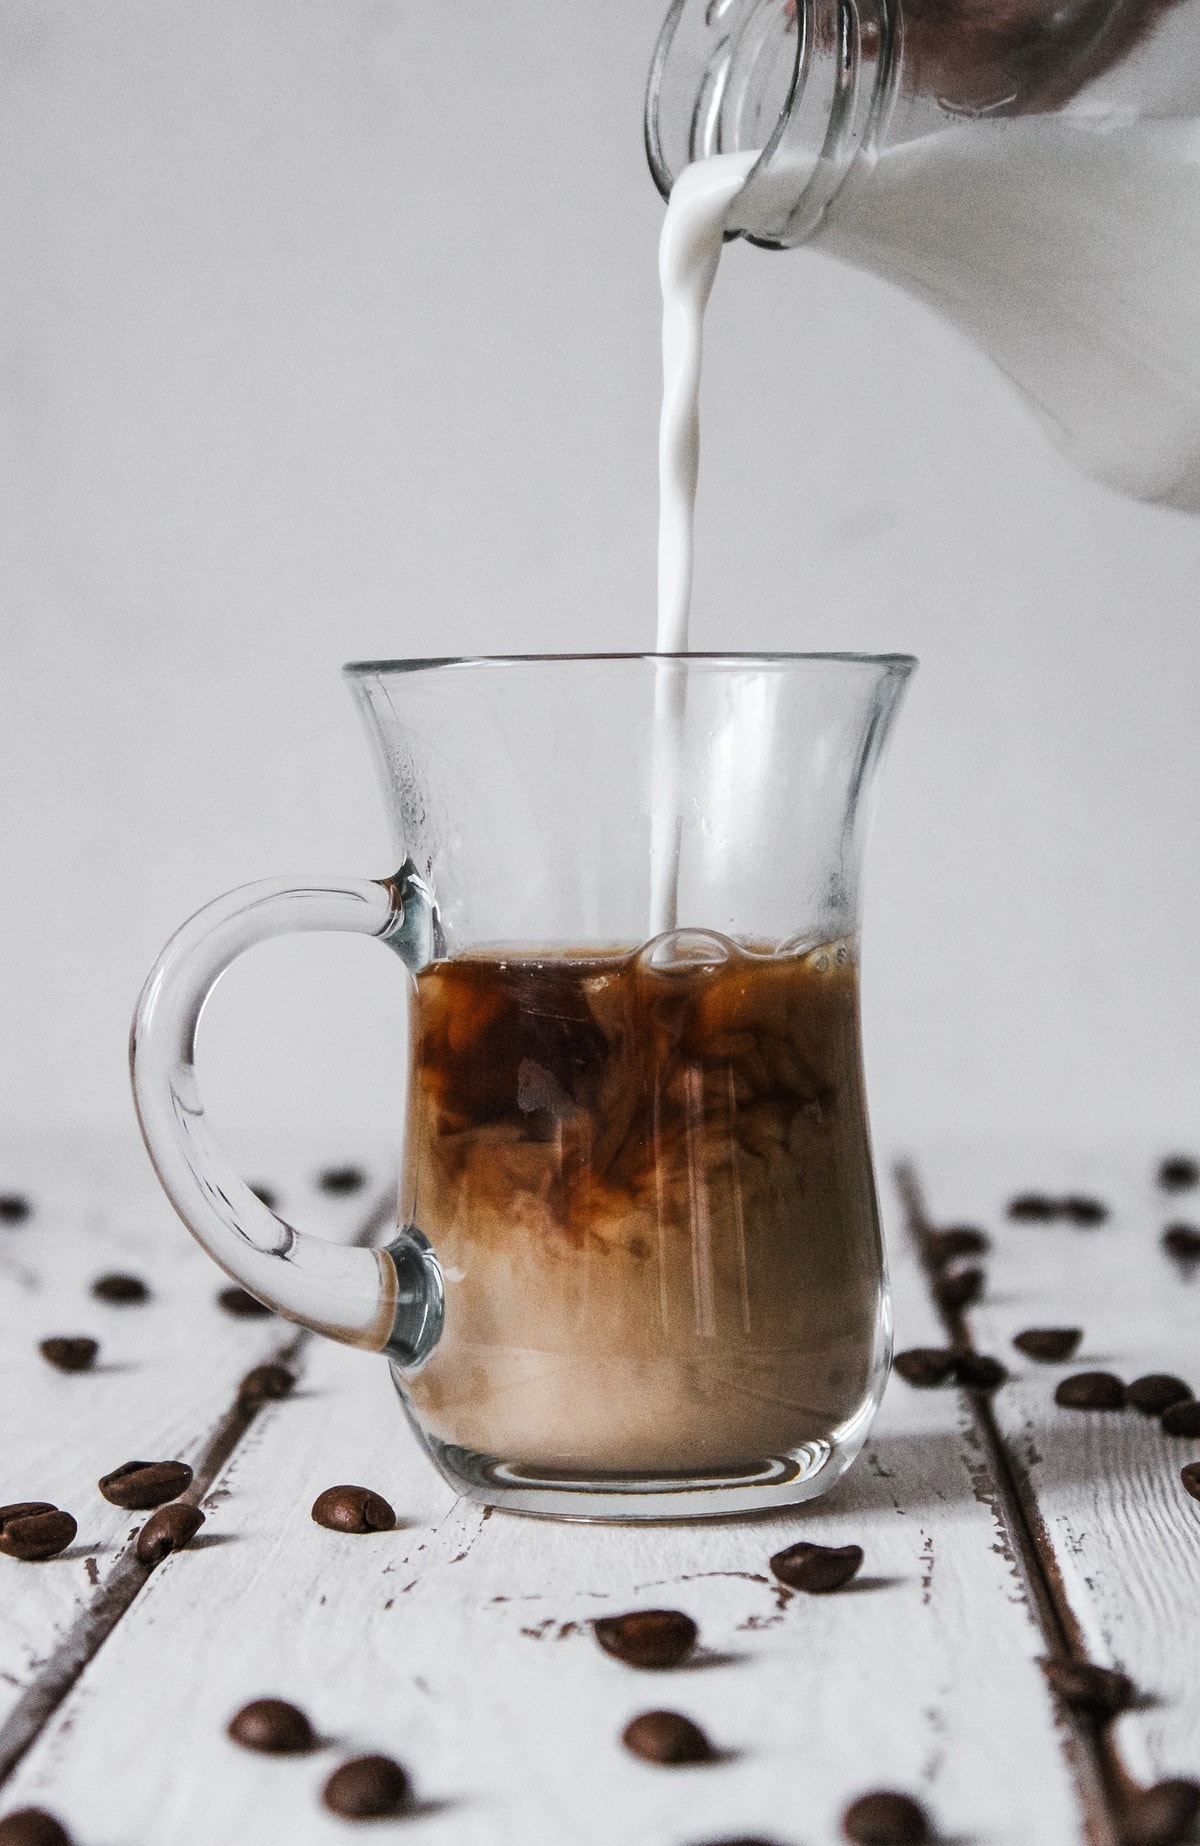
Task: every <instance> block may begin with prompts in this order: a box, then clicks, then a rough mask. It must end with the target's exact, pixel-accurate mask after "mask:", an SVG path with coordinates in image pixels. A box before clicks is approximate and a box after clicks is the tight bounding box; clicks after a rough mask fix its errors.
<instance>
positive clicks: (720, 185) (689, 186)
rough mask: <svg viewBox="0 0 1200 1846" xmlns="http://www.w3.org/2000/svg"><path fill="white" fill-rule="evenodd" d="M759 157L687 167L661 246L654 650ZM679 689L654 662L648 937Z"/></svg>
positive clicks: (676, 626)
mask: <svg viewBox="0 0 1200 1846" xmlns="http://www.w3.org/2000/svg"><path fill="white" fill-rule="evenodd" d="M757 159H758V155H757V154H717V155H715V156H714V157H713V158H712V159H711V160H699V161H697V162H696V163H695V164H694V165H693V166H690V167H685V168H684V170H683V172H682V173H681V174H680V176H679V179H678V181H677V182H676V185H675V187H674V189H673V191H672V193H671V202H670V204H669V205H668V207H667V217H666V222H665V224H664V225H663V231H662V240H661V242H660V244H659V253H658V272H659V277H660V280H661V282H662V296H663V336H662V341H663V402H662V423H661V425H660V429H659V441H658V488H659V512H658V652H659V653H660V654H686V652H687V647H688V615H689V613H690V610H691V602H692V557H693V538H694V533H695V518H696V480H697V476H698V473H699V467H700V370H701V361H702V357H703V348H704V310H705V308H706V307H707V306H708V298H709V296H710V294H711V293H712V285H713V283H714V281H715V280H716V274H717V265H718V264H719V263H720V261H721V247H722V244H723V241H724V236H725V224H726V220H727V218H728V216H729V208H730V206H731V205H732V203H733V201H734V199H736V197H737V195H738V193H739V192H740V191H741V189H742V185H743V183H744V182H745V178H746V175H747V174H748V173H749V171H750V169H751V167H752V166H753V165H754V163H755V161H756V160H757ZM686 697H687V682H686V680H685V678H684V675H683V673H682V672H681V671H680V669H679V668H677V667H674V666H672V665H670V664H669V663H667V662H664V663H663V664H661V665H660V666H659V668H658V672H657V675H656V680H655V689H654V783H653V795H652V804H653V805H652V810H651V836H650V837H651V846H650V930H649V933H650V935H651V936H658V935H661V934H662V933H663V931H664V930H669V929H674V928H675V925H676V922H677V918H678V897H679V830H680V824H681V816H680V811H679V809H680V770H681V758H682V754H683V724H684V705H685V700H686Z"/></svg>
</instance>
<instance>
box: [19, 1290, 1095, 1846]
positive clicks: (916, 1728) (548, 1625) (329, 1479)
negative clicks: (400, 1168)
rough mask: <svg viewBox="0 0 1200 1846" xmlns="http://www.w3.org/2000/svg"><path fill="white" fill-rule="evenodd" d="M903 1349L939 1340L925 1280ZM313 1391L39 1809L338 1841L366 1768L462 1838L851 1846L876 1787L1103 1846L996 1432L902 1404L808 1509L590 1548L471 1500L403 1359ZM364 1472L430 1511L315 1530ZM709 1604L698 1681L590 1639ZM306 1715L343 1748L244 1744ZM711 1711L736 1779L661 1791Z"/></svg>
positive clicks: (80, 1706)
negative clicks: (824, 1551)
mask: <svg viewBox="0 0 1200 1846" xmlns="http://www.w3.org/2000/svg"><path fill="white" fill-rule="evenodd" d="M897 1270H898V1275H897V1281H898V1284H899V1287H898V1297H899V1317H900V1325H901V1337H902V1339H903V1340H905V1341H907V1342H910V1343H911V1342H914V1341H920V1342H928V1341H929V1340H931V1339H932V1338H934V1337H936V1335H935V1328H934V1325H933V1322H932V1317H931V1314H930V1311H929V1308H928V1306H927V1303H926V1300H925V1295H924V1289H923V1285H922V1284H921V1282H920V1280H919V1278H918V1277H916V1276H915V1274H914V1271H913V1266H912V1264H911V1262H909V1261H900V1262H898V1264H897ZM306 1356H307V1361H308V1370H307V1373H306V1378H305V1383H304V1388H303V1390H302V1391H301V1392H299V1393H298V1394H297V1395H296V1396H295V1397H294V1398H293V1399H292V1400H290V1401H288V1402H287V1403H284V1404H280V1405H277V1406H273V1407H272V1408H271V1409H270V1410H269V1411H268V1412H266V1413H265V1415H264V1416H263V1417H262V1418H261V1419H260V1420H259V1422H258V1423H257V1424H256V1425H255V1429H254V1432H253V1434H252V1436H251V1437H250V1439H249V1440H248V1442H247V1443H246V1444H244V1445H243V1447H242V1448H241V1449H240V1450H239V1451H238V1453H237V1455H236V1456H235V1458H234V1459H233V1462H232V1464H231V1466H230V1468H229V1470H228V1473H227V1475H226V1477H225V1478H224V1479H223V1480H222V1481H221V1483H220V1484H219V1489H218V1492H217V1494H216V1495H215V1496H214V1502H215V1503H214V1504H213V1507H212V1512H211V1517H210V1521H209V1525H208V1527H207V1528H206V1532H207V1533H208V1534H209V1535H210V1537H211V1538H218V1539H220V1540H222V1541H224V1542H220V1543H211V1542H210V1544H209V1545H208V1546H206V1547H204V1548H200V1549H196V1550H193V1551H190V1552H184V1553H182V1554H179V1555H177V1556H175V1557H173V1558H171V1559H169V1560H168V1562H167V1563H166V1564H165V1565H164V1566H163V1567H162V1568H161V1569H160V1570H159V1571H158V1572H157V1573H156V1574H155V1576H154V1577H153V1578H152V1580H151V1582H150V1584H149V1586H148V1588H147V1590H146V1591H145V1592H144V1593H143V1594H142V1595H141V1596H140V1597H139V1598H138V1600H137V1602H136V1603H135V1604H134V1606H133V1607H132V1609H131V1610H130V1612H129V1613H128V1615H127V1616H126V1618H125V1620H124V1621H123V1622H122V1623H121V1625H120V1627H119V1628H118V1629H117V1630H116V1632H115V1633H114V1635H113V1636H112V1637H111V1639H110V1640H109V1642H108V1643H107V1644H106V1645H105V1647H104V1648H103V1649H102V1651H101V1652H100V1654H99V1655H98V1656H97V1657H96V1659H95V1660H94V1661H93V1662H92V1664H91V1666H90V1667H89V1668H88V1669H87V1671H86V1673H85V1674H84V1675H83V1677H82V1679H81V1680H80V1682H79V1684H78V1686H77V1687H76V1689H75V1691H74V1692H73V1693H72V1694H71V1696H70V1698H69V1699H68V1700H67V1702H66V1703H65V1704H64V1706H63V1708H62V1710H61V1711H60V1713H59V1715H58V1717H57V1719H56V1721H55V1722H54V1723H53V1724H52V1725H51V1726H50V1727H49V1728H48V1730H47V1731H46V1733H45V1734H44V1736H43V1738H42V1739H41V1741H40V1742H39V1744H38V1745H37V1746H36V1747H35V1748H34V1749H33V1750H32V1751H31V1752H30V1755H29V1756H28V1757H27V1759H26V1761H25V1762H24V1764H23V1765H22V1767H21V1769H20V1770H19V1772H18V1775H17V1777H16V1778H15V1781H14V1783H13V1785H12V1786H11V1787H10V1788H9V1789H8V1790H7V1791H6V1793H7V1798H8V1801H9V1802H10V1804H12V1805H15V1804H16V1803H18V1802H38V1803H41V1804H44V1805H45V1806H47V1807H49V1808H51V1809H52V1810H53V1811H55V1812H57V1813H59V1814H60V1815H62V1817H63V1818H64V1819H65V1820H66V1821H67V1822H68V1823H69V1824H71V1825H72V1826H74V1827H75V1828H77V1829H78V1831H79V1834H80V1837H81V1838H82V1837H86V1838H87V1839H88V1840H89V1841H90V1842H96V1843H97V1846H101V1843H104V1842H117V1841H122V1842H123V1841H126V1840H132V1839H143V1838H144V1839H150V1838H153V1839H154V1840H155V1842H156V1846H172V1843H178V1846H184V1843H185V1842H186V1846H208V1842H212V1843H213V1846H217V1842H220V1843H221V1846H226V1843H227V1842H228V1841H229V1840H230V1839H234V1838H236V1839H238V1840H239V1841H241V1842H244V1843H245V1846H256V1843H258V1842H261V1843H262V1846H266V1843H267V1842H272V1843H275V1842H278V1841H279V1840H281V1839H287V1840H289V1841H291V1842H298V1843H304V1842H314V1843H319V1842H322V1841H325V1840H329V1841H333V1840H335V1839H337V1838H340V1837H343V1836H344V1829H343V1827H342V1826H341V1824H340V1823H338V1822H336V1821H334V1820H332V1819H331V1818H330V1817H328V1816H327V1815H325V1814H323V1813H322V1811H321V1810H320V1809H319V1807H318V1805H317V1797H318V1792H319V1789H320V1787H321V1785H322V1783H323V1781H324V1779H325V1777H326V1776H327V1775H328V1773H329V1771H330V1770H331V1768H332V1767H333V1766H334V1764H335V1763H336V1761H337V1760H338V1757H339V1754H341V1753H348V1752H351V1751H359V1750H376V1749H378V1750H384V1751H388V1752H391V1753H394V1754H396V1755H397V1756H398V1757H399V1758H400V1759H401V1760H402V1761H403V1762H404V1763H405V1764H406V1765H407V1766H408V1767H409V1768H410V1770H411V1772H412V1774H413V1776H414V1778H415V1781H416V1784H417V1788H418V1791H419V1794H420V1796H421V1797H422V1800H423V1801H424V1802H425V1803H426V1804H427V1805H426V1806H425V1808H424V1810H423V1818H421V1819H420V1820H419V1822H416V1823H413V1826H414V1830H415V1837H419V1838H421V1839H422V1840H423V1841H427V1842H429V1846H448V1843H450V1842H453V1843H454V1846H510V1843H511V1846H517V1843H518V1842H520V1846H551V1843H553V1846H562V1843H563V1842H564V1841H568V1840H569V1841H571V1842H573V1843H574V1842H580V1843H581V1846H590V1843H593V1842H594V1843H595V1846H617V1842H621V1846H628V1842H630V1841H634V1840H636V1841H637V1842H638V1846H687V1843H688V1842H691V1841H706V1840H713V1839H715V1838H718V1837H721V1836H729V1835H731V1834H732V1835H738V1836H743V1835H746V1834H756V1835H757V1834H761V1835H763V1836H764V1837H766V1838H777V1839H779V1840H781V1841H784V1842H795V1843H796V1846H800V1843H801V1842H803V1846H831V1843H832V1842H833V1841H834V1840H836V1839H837V1838H838V1837H839V1817H840V1814H841V1811H842V1809H843V1806H844V1804H845V1803H846V1802H847V1801H848V1800H849V1799H850V1798H852V1797H853V1796H854V1795H856V1794H857V1793H859V1792H861V1791H862V1790H863V1789H865V1788H869V1787H872V1786H895V1787H899V1788H905V1789H909V1790H911V1791H913V1792H915V1793H917V1794H918V1795H919V1796H920V1797H921V1798H922V1799H924V1800H925V1801H926V1802H927V1803H928V1805H929V1807H930V1809H931V1811H932V1812H933V1814H934V1815H935V1817H936V1819H937V1822H938V1824H939V1826H940V1828H941V1829H942V1837H945V1838H946V1839H953V1840H966V1839H969V1840H970V1841H972V1842H973V1843H975V1846H1072V1843H1073V1842H1080V1841H1082V1840H1083V1838H1084V1837H1085V1834H1084V1825H1083V1820H1082V1817H1081V1811H1080V1801H1079V1796H1078V1793H1077V1789H1076V1785H1075V1782H1074V1780H1073V1777H1072V1775H1071V1772H1070V1770H1069V1768H1068V1766H1067V1762H1066V1759H1065V1755H1064V1748H1063V1740H1062V1733H1061V1732H1059V1731H1057V1730H1056V1728H1055V1725H1054V1722H1053V1717H1052V1711H1051V1707H1050V1703H1049V1700H1048V1698H1047V1695H1046V1692H1045V1689H1044V1686H1043V1683H1042V1679H1041V1675H1040V1673H1039V1671H1038V1669H1037V1667H1036V1665H1035V1664H1034V1661H1035V1657H1036V1655H1037V1654H1038V1653H1039V1652H1040V1651H1041V1645H1042V1644H1041V1640H1040V1636H1039V1632H1038V1630H1037V1628H1036V1625H1035V1623H1034V1621H1033V1619H1032V1617H1031V1613H1030V1609H1029V1607H1028V1604H1027V1602H1026V1599H1025V1593H1024V1589H1023V1586H1022V1582H1021V1579H1020V1576H1019V1573H1018V1571H1017V1569H1016V1567H1015V1566H1014V1564H1013V1563H1012V1562H1011V1559H1010V1556H1009V1554H1008V1551H1007V1545H1006V1541H1005V1536H1004V1534H1003V1531H1002V1530H1001V1529H1000V1528H999V1526H998V1524H997V1522H996V1518H995V1515H994V1513H993V1510H992V1504H991V1493H990V1483H989V1480H988V1477H987V1470H986V1466H985V1464H984V1460H983V1456H982V1454H981V1452H980V1449H979V1447H978V1445H977V1443H976V1440H975V1438H974V1437H973V1435H972V1433H971V1426H970V1420H969V1412H968V1411H967V1408H966V1406H965V1405H964V1404H963V1403H962V1402H960V1401H959V1399H958V1398H957V1396H956V1395H955V1394H954V1393H936V1394H920V1393H917V1392H914V1391H911V1390H909V1389H908V1388H907V1387H905V1386H903V1385H902V1384H901V1383H900V1382H899V1381H894V1383H893V1385H892V1387H891V1389H890V1390H889V1393H888V1397H887V1400H886V1403H885V1406H884V1409H883V1412H882V1413H881V1416H880V1419H879V1422H878V1424H877V1427H876V1431H875V1434H874V1436H873V1439H872V1441H871V1443H870V1445H869V1448H868V1450H867V1452H866V1454H865V1455H864V1457H863V1458H862V1460H861V1461H860V1463H859V1465H858V1466H857V1467H856V1468H855V1470H854V1471H853V1472H852V1474H851V1476H850V1477H849V1478H848V1479H847V1480H846V1481H845V1482H843V1483H842V1484H841V1485H840V1486H839V1488H838V1489H837V1490H836V1491H835V1493H834V1494H833V1495H832V1496H831V1497H830V1498H829V1499H828V1500H827V1501H826V1502H823V1503H819V1504H818V1505H816V1506H814V1507H812V1508H811V1509H807V1510H800V1511H797V1512H796V1513H793V1514H789V1515H784V1516H772V1517H769V1518H763V1519H759V1520H744V1521H729V1522H724V1523H720V1524H714V1525H711V1526H705V1525H702V1524H693V1525H690V1526H682V1527H681V1526H658V1527H644V1528H620V1527H589V1526H581V1525H566V1524H557V1523H548V1522H539V1521H532V1520H522V1519H519V1518H516V1517H513V1516H511V1515H505V1514H496V1515H494V1516H492V1517H490V1518H489V1517H487V1516H485V1515H484V1513H483V1512H482V1511H481V1510H480V1509H478V1508H476V1507H474V1506H472V1505H470V1504H468V1503H465V1502H458V1503H456V1502H455V1501H454V1500H453V1498H452V1497H451V1495H450V1492H449V1490H448V1489H446V1488H445V1487H444V1486H443V1485H442V1483H441V1482H440V1481H439V1480H438V1479H437V1477H436V1476H435V1475H434V1474H433V1472H432V1471H431V1469H430V1468H429V1466H428V1464H427V1463H426V1462H425V1461H424V1460H423V1458H422V1457H421V1456H420V1455H419V1453H418V1452H417V1450H416V1448H415V1445H414V1444H413V1442H412V1439H411V1438H410V1437H409V1435H408V1433H407V1431H406V1429H405V1427H404V1425H403V1424H402V1422H401V1418H400V1415H399V1411H398V1408H397V1406H396V1404H395V1401H394V1398H393V1394H392V1389H391V1384H390V1381H389V1379H388V1376H387V1373H386V1370H385V1368H384V1367H383V1365H382V1364H381V1363H380V1362H378V1361H374V1360H370V1359H367V1358H363V1357H361V1356H359V1355H356V1354H352V1353H348V1352H345V1351H342V1350H339V1349H335V1348H333V1347H330V1346H327V1345H324V1344H319V1345H313V1346H310V1347H309V1348H308V1349H307V1355H306ZM345 1480H351V1481H353V1480H358V1481H361V1482H363V1483H365V1484H366V1485H368V1486H371V1487H374V1488H377V1489H379V1490H380V1491H382V1492H384V1493H386V1494H387V1495H388V1497H389V1498H390V1499H392V1501H393V1503H394V1504H395V1505H396V1507H397V1509H398V1511H399V1512H400V1514H401V1515H402V1518H403V1520H404V1526H403V1529H401V1530H399V1531H397V1532H395V1533H392V1534H378V1535H372V1536H370V1537H365V1538H353V1537H347V1536H342V1535H338V1534H334V1533H330V1532H326V1531H323V1530H321V1529H319V1528H317V1527H316V1526H314V1525H313V1524H312V1523H311V1520H310V1518H309V1507H310V1505H311V1503H312V1500H313V1499H314V1498H315V1496H316V1494H317V1492H318V1491H319V1490H320V1489H321V1488H323V1487H326V1486H328V1485H331V1484H333V1483H334V1482H337V1481H345ZM800 1536H806V1537H809V1538H813V1539H816V1540H818V1541H820V1542H829V1543H843V1542H859V1543H861V1544H862V1545H863V1546H864V1547H865V1550H866V1564H865V1567H864V1578H865V1581H864V1582H863V1584H862V1585H861V1586H860V1587H859V1588H857V1589H854V1590H851V1591H850V1592H848V1593H844V1594H841V1595H838V1596H833V1597H827V1598H806V1597H801V1596H795V1597H791V1598H789V1597H788V1596H786V1594H784V1593H782V1592H781V1591H780V1590H779V1589H778V1588H777V1587H776V1586H774V1585H773V1583H772V1582H771V1580H770V1578H769V1575H768V1572H767V1560H768V1558H769V1556H770V1554H771V1553H772V1552H773V1551H775V1550H777V1549H778V1548H780V1547H781V1546H782V1545H784V1544H786V1543H789V1542H791V1541H792V1540H794V1539H795V1538H797V1537H800ZM638 1605H641V1606H656V1605H657V1606H663V1605H665V1606H677V1607H681V1608H684V1609H686V1610H688V1611H689V1612H690V1613H692V1614H693V1615H694V1616H695V1617H696V1618H697V1620H698V1621H699V1623H700V1627H701V1633H702V1638H703V1643H704V1649H705V1653H704V1657H703V1658H702V1659H701V1660H700V1661H699V1662H698V1663H697V1664H696V1665H695V1666H694V1667H692V1668H689V1669H687V1670H683V1671H680V1672H678V1673H675V1674H667V1675H649V1674H637V1673H634V1672H632V1671H631V1670H630V1669H628V1668H625V1667H623V1666H621V1665H619V1664H618V1663H616V1662H614V1661H612V1660H609V1659H607V1658H606V1657H605V1656H603V1655H602V1654H601V1653H600V1651H599V1649H598V1648H597V1646H596V1644H595V1642H594V1639H593V1638H592V1636H591V1634H590V1632H589V1631H588V1629H587V1627H586V1624H587V1622H588V1621H589V1620H590V1619H591V1618H592V1617H594V1616H596V1615H599V1614H602V1613H604V1612H606V1611H610V1612H611V1611H619V1610H622V1609H624V1608H626V1607H631V1606H638ZM265 1694H277V1695H281V1696H284V1697H288V1698H291V1699H294V1700H296V1701H297V1702H298V1703H300V1704H301V1705H303V1706H304V1707H305V1708H306V1709H307V1710H308V1711H309V1713H310V1714H311V1716H312V1718H313V1721H314V1723H315V1724H316V1725H317V1727H318V1729H319V1731H320V1732H321V1733H322V1734H323V1735H324V1736H325V1737H326V1738H328V1739H329V1740H330V1743H329V1745H328V1747H327V1748H326V1749H324V1750H323V1751H322V1752H321V1753H320V1754H319V1755H317V1756H315V1757H312V1758H308V1759H303V1760H299V1761H296V1760H270V1759H263V1758H259V1757H253V1756H249V1755H247V1754H245V1753H244V1752H241V1751H239V1750H238V1749H236V1748H235V1747H234V1746H233V1745H232V1744H230V1743H229V1742H228V1741H227V1739H226V1738H225V1736H224V1734H223V1727H224V1724H225V1722H226V1720H227V1719H228V1717H229V1716H230V1714H231V1713H232V1712H233V1711H234V1710H235V1709H236V1708H237V1707H238V1706H239V1705H240V1704H241V1703H242V1702H244V1701H245V1700H248V1699H250V1698H252V1697H256V1696H260V1695H265ZM664 1705H665V1706H670V1707H674V1708H676V1709H680V1710H682V1711H684V1712H686V1713H688V1714H690V1715H691V1716H693V1717H695V1718H696V1719H697V1720H698V1721H700V1722H701V1723H702V1724H703V1725H704V1726H705V1728H706V1729H707V1730H708V1731H709V1733H710V1734H711V1736H712V1738H713V1739H714V1741H715V1742H716V1743H717V1744H718V1745H719V1746H721V1748H722V1749H724V1750H725V1751H727V1752H729V1756H728V1759H727V1760H726V1761H724V1762H721V1763H719V1764H716V1765H712V1766H706V1767H703V1768H689V1769H675V1770H667V1769H660V1768H653V1767H650V1766H648V1765H646V1764H643V1763H640V1762H637V1761H635V1760H633V1759H631V1758H630V1757H628V1756H627V1755H626V1754H625V1753H624V1752H623V1750H622V1748H621V1746H620V1744H619V1742H618V1739H619V1735H620V1732H621V1729H622V1727H623V1725H624V1724H625V1723H626V1721H627V1720H628V1719H629V1718H630V1717H631V1716H632V1715H633V1714H634V1713H636V1712H637V1711H639V1710H643V1709H648V1708H653V1707H657V1706H664Z"/></svg>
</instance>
